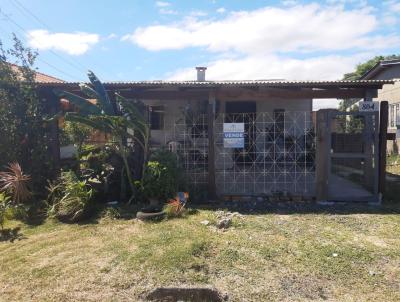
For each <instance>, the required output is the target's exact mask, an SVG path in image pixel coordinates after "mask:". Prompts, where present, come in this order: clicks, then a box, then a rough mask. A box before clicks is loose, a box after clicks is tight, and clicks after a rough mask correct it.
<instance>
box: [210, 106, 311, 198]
mask: <svg viewBox="0 0 400 302" xmlns="http://www.w3.org/2000/svg"><path fill="white" fill-rule="evenodd" d="M224 123H244V128H245V132H244V140H245V143H244V148H241V149H227V148H224V143H223V139H224V133H223V124H224ZM215 131H216V133H215V135H216V140H215V141H216V184H217V190H218V193H219V194H222V195H226V194H228V195H232V194H238V195H260V194H266V195H273V194H283V195H303V196H312V195H314V191H315V132H314V126H313V122H312V114H311V112H285V111H275V112H263V113H234V114H219V115H218V117H217V119H216V121H215Z"/></svg>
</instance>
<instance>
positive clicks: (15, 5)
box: [11, 0, 120, 78]
mask: <svg viewBox="0 0 400 302" xmlns="http://www.w3.org/2000/svg"><path fill="white" fill-rule="evenodd" d="M11 3H13V4H14V7H16V8H17V9H18V10H19V11H20V12H22V13H23V14H25V15H26V14H29V16H31V17H32V18H33V19H35V21H36V22H38V23H39V24H41V25H43V26H44V27H45V28H47V29H48V30H50V31H51V28H50V26H48V25H47V24H46V23H45V22H44V21H43V20H42V19H40V18H39V17H37V16H36V15H35V14H34V13H33V12H32V11H31V10H29V9H28V8H27V7H25V6H24V5H23V4H22V3H21V2H20V1H18V0H11ZM17 5H18V6H19V7H17ZM22 10H23V11H25V13H24V12H23V11H22ZM50 52H51V53H53V54H54V55H55V56H57V57H59V58H60V59H62V60H65V58H63V57H61V56H60V55H58V54H57V53H56V52H54V51H52V50H51V49H50ZM71 62H73V63H76V64H77V65H79V66H80V68H83V69H84V71H85V73H86V71H87V70H88V68H87V67H85V66H83V65H82V64H80V63H79V62H78V61H71ZM70 65H71V64H70ZM75 68H76V67H75ZM100 71H101V72H102V73H104V74H106V73H105V72H104V70H103V68H101V69H100ZM107 73H109V72H107ZM117 78H120V77H119V76H118V75H117Z"/></svg>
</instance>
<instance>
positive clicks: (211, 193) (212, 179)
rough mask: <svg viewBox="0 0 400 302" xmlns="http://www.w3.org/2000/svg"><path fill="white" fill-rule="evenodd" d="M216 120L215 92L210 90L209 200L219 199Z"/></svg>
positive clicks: (208, 115)
mask: <svg viewBox="0 0 400 302" xmlns="http://www.w3.org/2000/svg"><path fill="white" fill-rule="evenodd" d="M214 119H215V90H210V92H209V96H208V111H207V127H208V198H209V199H210V200H214V199H216V198H217V192H216V191H217V190H216V186H215V139H214Z"/></svg>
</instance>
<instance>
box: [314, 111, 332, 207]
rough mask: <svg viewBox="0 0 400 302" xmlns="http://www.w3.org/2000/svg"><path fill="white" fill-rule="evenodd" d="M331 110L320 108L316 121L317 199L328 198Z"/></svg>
mask: <svg viewBox="0 0 400 302" xmlns="http://www.w3.org/2000/svg"><path fill="white" fill-rule="evenodd" d="M329 112H330V110H329V109H320V110H318V111H317V123H316V128H317V129H316V134H317V139H316V150H315V153H316V156H315V181H316V199H317V200H327V199H328V181H329V167H330V154H329V151H330V150H329V149H330V144H331V143H330V141H331V135H330V127H331V123H330V114H329Z"/></svg>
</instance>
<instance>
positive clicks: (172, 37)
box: [124, 3, 400, 54]
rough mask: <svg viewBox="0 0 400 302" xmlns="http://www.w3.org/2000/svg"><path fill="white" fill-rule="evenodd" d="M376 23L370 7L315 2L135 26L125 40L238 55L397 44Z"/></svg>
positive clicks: (156, 46) (163, 47)
mask: <svg viewBox="0 0 400 302" xmlns="http://www.w3.org/2000/svg"><path fill="white" fill-rule="evenodd" d="M377 27H378V21H377V18H376V17H375V15H373V14H372V13H371V10H370V9H369V8H365V9H354V10H346V9H344V8H343V7H342V6H321V5H319V4H315V3H314V4H308V5H297V6H293V7H289V8H278V7H265V8H262V9H258V10H254V11H239V12H232V13H230V14H229V15H228V16H227V17H225V18H223V19H219V20H214V19H209V20H201V21H200V20H198V19H195V18H186V19H183V20H181V21H180V22H178V23H173V24H168V25H152V26H148V27H139V28H137V29H136V30H135V31H134V32H133V33H132V34H129V35H126V36H125V37H124V40H128V41H131V42H133V43H135V44H136V45H138V46H140V47H142V48H145V49H147V50H151V51H159V50H166V49H183V48H187V47H205V48H206V49H207V50H209V51H212V52H227V51H235V52H238V53H242V54H262V53H266V52H268V53H273V52H292V51H302V52H310V51H320V50H322V51H324V50H330V51H332V50H343V49H357V48H358V49H374V48H386V47H390V46H396V45H399V44H400V40H399V38H398V37H396V36H378V35H374V31H375V30H376V29H377ZM382 42H384V43H382Z"/></svg>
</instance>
